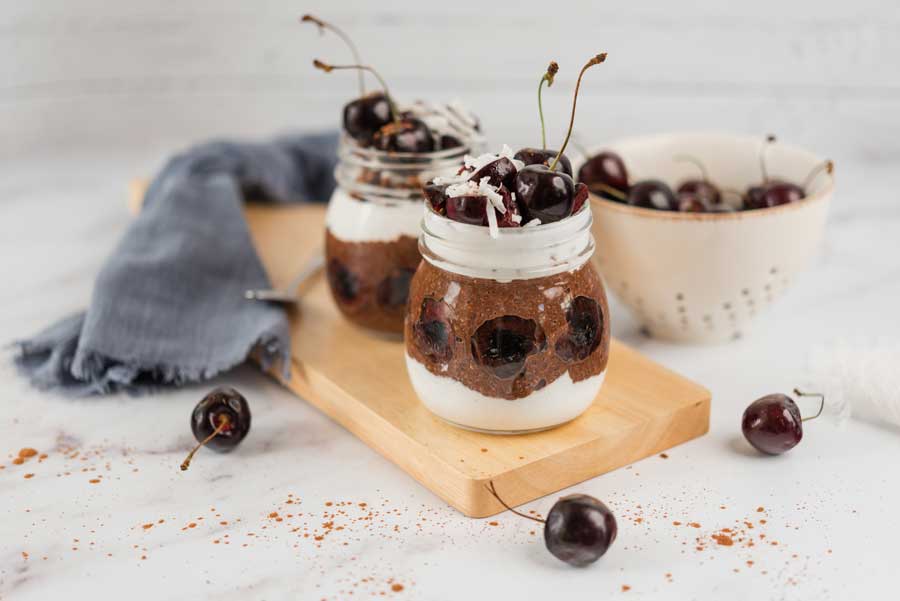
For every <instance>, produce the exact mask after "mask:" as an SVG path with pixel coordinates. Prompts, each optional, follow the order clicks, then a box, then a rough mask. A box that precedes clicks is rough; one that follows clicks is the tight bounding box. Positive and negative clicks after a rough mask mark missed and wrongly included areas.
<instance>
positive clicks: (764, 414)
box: [741, 394, 803, 455]
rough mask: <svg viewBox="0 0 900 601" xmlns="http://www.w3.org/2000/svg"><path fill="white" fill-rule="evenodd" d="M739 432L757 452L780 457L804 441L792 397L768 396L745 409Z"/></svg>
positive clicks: (798, 415)
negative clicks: (741, 431)
mask: <svg viewBox="0 0 900 601" xmlns="http://www.w3.org/2000/svg"><path fill="white" fill-rule="evenodd" d="M741 430H743V432H744V437H745V438H746V439H747V442H749V443H750V444H751V445H753V447H754V448H755V449H756V450H758V451H759V452H761V453H765V454H767V455H780V454H782V453H784V452H787V451H790V450H791V449H793V448H794V447H795V446H797V443H799V442H800V441H801V440H802V439H803V418H802V417H801V416H800V409H799V408H798V407H797V404H796V403H795V402H794V401H793V399H791V397H789V396H787V395H785V394H768V395H766V396H764V397H762V398H760V399H757V400H755V401H753V402H752V403H751V404H750V406H749V407H747V409H745V410H744V417H743V419H742V420H741Z"/></svg>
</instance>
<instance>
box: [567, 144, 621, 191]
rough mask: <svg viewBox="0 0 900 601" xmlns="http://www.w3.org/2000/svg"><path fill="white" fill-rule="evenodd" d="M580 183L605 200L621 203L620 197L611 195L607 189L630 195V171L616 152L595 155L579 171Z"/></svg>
mask: <svg viewBox="0 0 900 601" xmlns="http://www.w3.org/2000/svg"><path fill="white" fill-rule="evenodd" d="M578 181H580V182H581V183H583V184H585V185H587V187H588V188H591V190H593V192H594V193H595V194H599V195H600V196H602V197H603V198H608V199H610V200H618V201H621V198H620V197H617V196H616V195H614V194H610V193H609V191H608V190H606V189H605V187H609V188H613V189H614V190H618V191H619V192H621V193H622V195H624V194H627V193H628V170H627V169H626V168H625V162H624V161H623V160H622V157H620V156H619V155H618V154H616V153H615V152H611V151H608V150H606V151H603V152H600V153H597V154H595V155H594V156H592V157H591V158H589V159H588V160H587V162H585V164H584V165H582V166H581V168H580V169H579V170H578Z"/></svg>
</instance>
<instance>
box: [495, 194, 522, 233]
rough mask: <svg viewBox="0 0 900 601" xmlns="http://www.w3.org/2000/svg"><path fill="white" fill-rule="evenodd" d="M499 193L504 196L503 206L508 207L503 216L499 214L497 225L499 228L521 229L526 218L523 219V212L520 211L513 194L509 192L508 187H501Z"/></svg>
mask: <svg viewBox="0 0 900 601" xmlns="http://www.w3.org/2000/svg"><path fill="white" fill-rule="evenodd" d="M497 192H498V193H499V194H500V195H502V196H503V206H504V207H506V212H505V213H503V214H502V215H501V214H499V213H498V214H497V225H498V226H499V227H521V226H522V225H523V220H524V218H523V217H522V211H521V210H519V203H517V202H516V201H514V200H513V198H512V194H511V193H510V191H509V190H507V188H506V186H500V188H498V190H497ZM516 217H517V218H518V219H516Z"/></svg>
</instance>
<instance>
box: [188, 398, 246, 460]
mask: <svg viewBox="0 0 900 601" xmlns="http://www.w3.org/2000/svg"><path fill="white" fill-rule="evenodd" d="M223 418H225V419H227V420H228V425H227V426H225V427H224V428H223V429H222V430H221V431H220V432H219V433H218V434H216V435H215V436H214V437H213V438H212V439H211V440H210V441H209V442H207V443H206V446H207V448H210V449H212V450H214V451H218V452H220V453H227V452H228V451H231V450H233V449H234V448H235V447H236V446H237V445H238V444H239V443H240V442H241V441H242V440H243V439H244V437H245V436H247V432H249V431H250V406H249V405H248V404H247V399H245V398H244V397H243V395H242V394H241V393H239V392H238V391H237V390H235V389H234V388H226V387H221V388H216V389H215V390H213V391H212V392H210V393H209V394H207V395H206V396H205V397H203V400H201V401H200V402H199V403H197V406H196V407H194V411H193V412H192V413H191V431H192V432H193V433H194V438H196V439H197V441H198V442H200V441H203V440H205V439H206V438H207V437H209V435H210V434H212V433H213V432H214V431H215V430H216V428H217V427H219V425H220V423H221V421H222V419H223Z"/></svg>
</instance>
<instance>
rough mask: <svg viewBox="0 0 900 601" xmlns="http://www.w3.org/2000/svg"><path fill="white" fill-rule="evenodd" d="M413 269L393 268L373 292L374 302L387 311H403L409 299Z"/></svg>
mask: <svg viewBox="0 0 900 601" xmlns="http://www.w3.org/2000/svg"><path fill="white" fill-rule="evenodd" d="M414 273H415V270H414V269H408V268H406V267H395V268H394V269H393V270H392V271H391V273H390V274H389V275H388V276H387V277H386V278H384V279H383V280H381V282H380V283H379V284H378V288H377V289H376V290H375V300H377V301H378V304H379V305H380V306H381V307H382V308H384V309H387V310H388V311H394V312H396V311H403V310H405V308H406V301H407V299H408V298H409V283H410V281H412V277H413V274H414Z"/></svg>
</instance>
